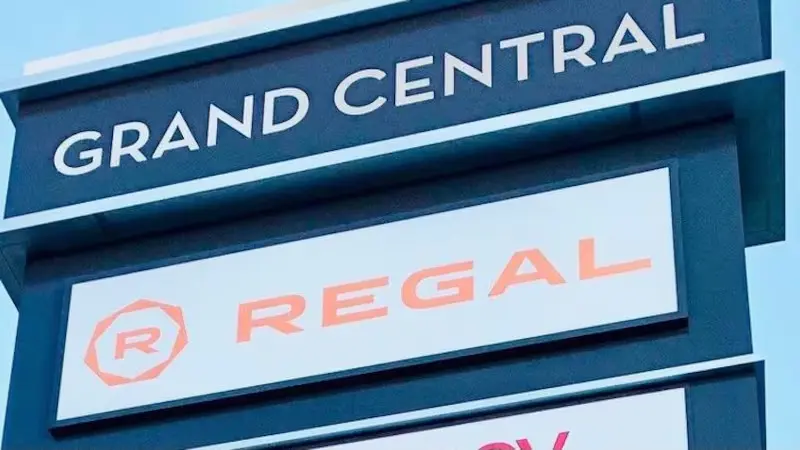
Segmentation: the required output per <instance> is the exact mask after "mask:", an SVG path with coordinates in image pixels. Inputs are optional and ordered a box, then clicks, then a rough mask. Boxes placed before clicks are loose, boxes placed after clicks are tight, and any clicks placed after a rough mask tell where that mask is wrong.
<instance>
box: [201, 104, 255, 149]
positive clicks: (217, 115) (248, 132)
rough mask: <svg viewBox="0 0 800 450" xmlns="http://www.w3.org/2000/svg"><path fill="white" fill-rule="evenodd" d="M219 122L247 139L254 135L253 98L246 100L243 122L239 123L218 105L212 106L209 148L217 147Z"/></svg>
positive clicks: (210, 111) (209, 122) (209, 120)
mask: <svg viewBox="0 0 800 450" xmlns="http://www.w3.org/2000/svg"><path fill="white" fill-rule="evenodd" d="M219 122H223V123H224V124H225V125H227V126H229V127H231V128H232V129H234V130H235V131H237V132H238V133H239V134H241V135H242V136H244V137H246V138H248V139H249V138H250V137H251V136H252V135H253V96H252V95H248V96H247V97H245V98H244V108H243V111H242V120H241V121H239V120H238V119H236V118H235V117H233V116H231V115H230V114H228V113H227V112H225V111H223V110H221V109H219V107H217V105H215V104H213V103H212V104H211V106H209V108H208V136H207V139H206V144H207V146H208V147H214V146H215V145H217V134H218V133H219Z"/></svg>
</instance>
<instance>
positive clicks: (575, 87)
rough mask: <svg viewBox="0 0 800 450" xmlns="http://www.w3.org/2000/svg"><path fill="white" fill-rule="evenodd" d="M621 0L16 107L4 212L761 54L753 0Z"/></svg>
mask: <svg viewBox="0 0 800 450" xmlns="http://www.w3.org/2000/svg"><path fill="white" fill-rule="evenodd" d="M626 3H628V4H623V3H622V2H605V3H602V4H600V3H598V2H595V1H593V0H574V1H572V2H571V3H570V7H569V8H563V4H562V3H560V2H556V1H521V0H514V1H504V2H497V3H494V4H490V5H487V4H485V3H480V4H476V5H468V6H463V7H460V8H456V9H452V10H449V11H444V12H440V13H437V14H432V15H430V16H426V17H422V18H416V19H406V20H404V21H399V22H396V23H393V24H387V25H384V26H382V27H378V28H374V29H370V30H363V31H358V32H354V33H350V34H347V35H343V36H339V37H335V38H329V39H326V40H324V41H319V42H313V43H307V44H302V45H296V46H293V47H289V48H286V49H283V50H276V51H273V52H272V53H265V54H261V55H256V56H250V57H246V58H242V59H239V60H235V61H227V62H220V63H215V65H214V67H213V68H196V69H188V70H185V71H182V72H179V73H177V74H171V75H164V76H160V77H157V78H154V79H152V80H149V81H141V82H137V83H136V84H135V85H131V86H118V87H112V88H108V89H106V90H105V91H104V92H103V93H102V94H100V95H96V94H94V93H92V94H78V95H74V96H71V97H70V98H69V99H65V100H63V101H59V102H50V103H43V104H39V105H36V106H32V107H27V108H23V110H21V111H20V122H19V123H20V126H19V127H18V134H17V143H16V148H15V150H14V157H13V163H12V166H13V168H12V173H11V183H10V188H9V194H8V201H7V207H6V216H7V217H10V216H18V215H23V214H27V213H32V212H36V211H42V210H46V209H52V208H58V207H62V206H68V205H74V204H79V203H84V202H89V201H93V200H99V199H103V198H106V197H112V196H118V195H124V194H129V193H133V192H136V191H141V190H146V189H151V188H157V187H162V186H167V185H172V184H176V183H181V182H187V181H191V180H194V179H198V178H204V177H210V176H214V175H220V174H225V173H230V172H234V171H239V170H243V169H248V168H253V167H262V166H267V165H276V167H278V168H280V170H277V172H276V173H292V172H300V171H304V170H310V169H313V168H315V167H319V166H320V165H323V166H324V165H326V164H333V163H334V162H347V161H352V160H356V159H361V158H368V157H370V156H374V155H375V154H376V152H377V150H374V149H373V150H370V149H362V148H360V146H363V145H365V144H371V143H376V142H381V141H385V140H389V139H392V138H397V137H402V136H411V135H416V134H418V133H423V132H426V131H431V130H436V129H443V128H447V127H452V126H457V125H462V124H466V123H472V122H476V121H479V120H482V119H488V118H492V117H498V116H503V115H506V114H509V113H515V112H520V111H525V110H530V109H535V108H538V107H541V106H546V105H552V104H557V103H563V102H567V101H570V100H576V99H581V98H585V97H590V96H593V95H597V94H603V93H609V92H613V91H617V90H620V89H626V88H630V87H634V86H640V85H645V84H650V83H656V82H659V81H664V80H669V79H673V78H678V77H683V76H688V75H693V74H696V73H701V72H706V71H711V70H716V69H722V68H727V67H732V66H735V65H739V64H744V63H748V62H754V61H757V60H760V59H763V58H764V50H763V45H762V43H761V26H760V24H759V23H758V20H753V18H758V17H759V14H758V2H756V1H740V2H734V3H733V4H732V3H731V2H728V1H725V0H708V1H702V2H699V1H695V2H686V1H683V2H666V3H665V2H662V1H661V0H647V1H640V2H632V3H630V2H626ZM731 48H735V49H736V51H735V52H733V51H730V50H729V49H731ZM476 105H479V107H478V106H476ZM333 151H343V152H344V153H342V152H339V153H338V155H337V156H336V157H335V158H334V159H332V160H331V161H329V162H326V161H324V160H319V158H314V157H315V155H316V156H317V157H318V156H320V155H321V154H326V153H329V152H333ZM290 160H294V163H293V164H291V165H288V166H287V165H286V163H287V162H288V161H290ZM282 163H283V166H286V167H283V166H280V164H282ZM276 176H277V175H276Z"/></svg>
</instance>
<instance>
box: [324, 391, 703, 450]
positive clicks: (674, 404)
mask: <svg viewBox="0 0 800 450" xmlns="http://www.w3.org/2000/svg"><path fill="white" fill-rule="evenodd" d="M687 419H688V418H687V412H686V390H685V389H683V388H680V389H670V390H666V391H660V392H654V393H648V394H641V395H633V396H629V397H620V398H614V399H611V400H602V401H595V402H591V403H586V404H582V405H575V406H567V407H562V408H556V409H551V410H545V411H539V412H533V413H527V414H520V415H515V416H507V417H501V418H496V419H490V420H482V421H477V422H471V423H467V424H462V425H455V426H449V427H444V428H439V429H433V430H426V431H418V432H414V433H408V434H401V435H395V436H388V437H383V438H377V439H371V440H367V441H361V442H355V443H347V444H340V445H333V446H327V447H320V448H319V450H375V449H387V450H388V449H398V450H399V449H408V450H412V449H413V450H440V449H453V450H589V449H591V450H618V449H628V448H642V449H653V450H688V448H689V432H688V421H687Z"/></svg>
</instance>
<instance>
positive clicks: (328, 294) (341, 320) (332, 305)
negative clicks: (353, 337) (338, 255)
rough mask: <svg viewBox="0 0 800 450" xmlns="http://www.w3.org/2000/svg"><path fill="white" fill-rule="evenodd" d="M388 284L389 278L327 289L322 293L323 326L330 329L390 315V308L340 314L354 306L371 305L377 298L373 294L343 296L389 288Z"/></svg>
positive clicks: (384, 307)
mask: <svg viewBox="0 0 800 450" xmlns="http://www.w3.org/2000/svg"><path fill="white" fill-rule="evenodd" d="M388 284H389V277H382V278H373V279H372V280H366V281H359V282H356V283H348V284H342V285H339V286H331V287H327V288H325V289H324V290H323V291H322V326H323V327H330V326H333V325H343V324H346V323H350V322H358V321H360V320H368V319H375V318H378V317H383V316H386V315H387V314H389V308H388V307H386V306H383V307H380V308H372V309H365V310H361V311H358V312H353V313H350V314H341V315H340V314H339V310H341V309H345V308H351V307H353V306H362V305H369V304H370V303H372V302H374V301H375V296H374V295H372V294H368V295H362V296H359V297H351V298H344V299H343V298H340V296H341V295H343V294H348V293H355V292H358V291H363V290H366V289H374V288H379V287H383V286H387V285H388Z"/></svg>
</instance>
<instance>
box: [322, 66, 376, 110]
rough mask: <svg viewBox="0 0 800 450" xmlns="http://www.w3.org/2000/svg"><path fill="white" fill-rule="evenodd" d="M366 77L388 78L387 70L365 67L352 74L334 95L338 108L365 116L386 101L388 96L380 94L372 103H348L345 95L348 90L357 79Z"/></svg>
mask: <svg viewBox="0 0 800 450" xmlns="http://www.w3.org/2000/svg"><path fill="white" fill-rule="evenodd" d="M365 78H372V79H373V80H378V81H380V80H383V79H384V78H386V72H384V71H382V70H379V69H364V70H359V71H358V72H356V73H354V74H351V75H350V76H348V77H347V78H345V79H344V80H342V82H341V83H339V86H337V87H336V92H335V93H334V95H333V102H334V104H336V108H338V109H339V111H341V112H343V113H345V114H347V115H348V116H363V115H364V114H369V113H371V112H373V111H375V110H377V109H378V108H380V107H381V106H383V104H384V103H386V97H383V96H379V97H378V98H376V99H375V100H373V101H372V103H369V104H367V105H363V106H353V105H351V104H349V103H347V99H346V98H345V96H346V95H347V90H348V89H349V88H350V86H352V85H353V84H354V83H355V82H356V81H358V80H363V79H365Z"/></svg>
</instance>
